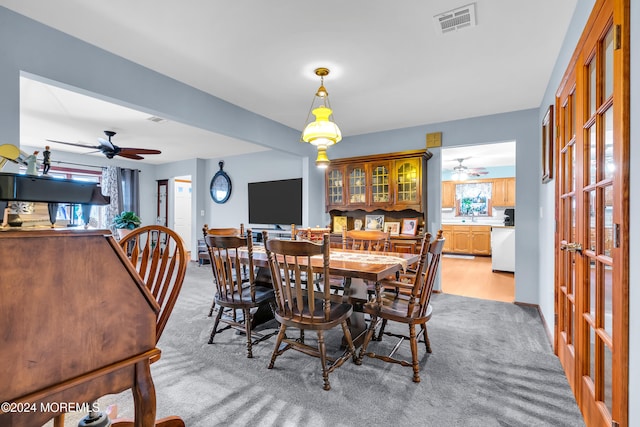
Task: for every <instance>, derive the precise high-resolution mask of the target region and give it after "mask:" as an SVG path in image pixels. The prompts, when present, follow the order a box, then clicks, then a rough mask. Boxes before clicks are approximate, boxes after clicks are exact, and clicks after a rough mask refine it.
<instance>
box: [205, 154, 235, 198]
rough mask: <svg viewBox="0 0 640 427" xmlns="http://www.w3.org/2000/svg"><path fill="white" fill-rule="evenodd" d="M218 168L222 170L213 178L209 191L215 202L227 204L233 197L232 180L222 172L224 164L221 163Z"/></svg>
mask: <svg viewBox="0 0 640 427" xmlns="http://www.w3.org/2000/svg"><path fill="white" fill-rule="evenodd" d="M218 166H220V170H219V171H218V172H216V174H215V175H213V178H211V185H210V186H209V191H210V192H211V198H212V199H213V201H214V202H216V203H225V202H226V201H227V200H229V197H230V196H231V178H229V175H227V173H226V172H225V171H223V170H222V166H224V162H219V163H218Z"/></svg>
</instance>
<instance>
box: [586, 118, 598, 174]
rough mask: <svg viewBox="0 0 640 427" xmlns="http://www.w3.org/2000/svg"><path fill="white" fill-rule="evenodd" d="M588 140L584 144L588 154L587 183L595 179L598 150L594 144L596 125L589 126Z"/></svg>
mask: <svg viewBox="0 0 640 427" xmlns="http://www.w3.org/2000/svg"><path fill="white" fill-rule="evenodd" d="M587 135H588V138H589V140H588V141H586V146H587V147H589V148H588V150H589V154H588V156H587V158H588V159H589V165H588V166H589V172H588V174H587V176H588V177H589V184H594V183H595V182H596V180H597V177H596V171H597V166H598V158H597V155H598V150H597V146H596V127H595V126H591V127H590V128H589V131H588V134H587Z"/></svg>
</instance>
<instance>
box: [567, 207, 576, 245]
mask: <svg viewBox="0 0 640 427" xmlns="http://www.w3.org/2000/svg"><path fill="white" fill-rule="evenodd" d="M570 215H571V218H569V221H570V222H569V224H570V227H571V235H570V239H569V241H570V242H575V241H576V240H577V238H576V198H575V197H572V198H571V214H570Z"/></svg>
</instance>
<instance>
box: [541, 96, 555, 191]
mask: <svg viewBox="0 0 640 427" xmlns="http://www.w3.org/2000/svg"><path fill="white" fill-rule="evenodd" d="M554 136H555V135H554V128H553V105H550V106H549V109H548V110H547V113H546V114H545V115H544V118H543V119H542V183H543V184H546V183H548V182H549V181H551V180H552V179H553V140H554Z"/></svg>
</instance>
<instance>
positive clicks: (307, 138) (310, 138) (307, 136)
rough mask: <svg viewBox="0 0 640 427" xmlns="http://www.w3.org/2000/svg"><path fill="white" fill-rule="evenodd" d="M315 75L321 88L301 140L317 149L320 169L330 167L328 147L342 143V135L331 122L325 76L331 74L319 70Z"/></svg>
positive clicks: (315, 97)
mask: <svg viewBox="0 0 640 427" xmlns="http://www.w3.org/2000/svg"><path fill="white" fill-rule="evenodd" d="M315 73H316V75H317V76H319V77H320V87H319V88H318V90H317V91H316V94H315V96H314V97H313V101H312V102H311V108H310V109H309V114H307V121H306V122H305V123H306V125H305V127H304V130H303V131H302V135H301V136H300V140H301V141H302V142H308V143H309V144H311V145H315V146H316V147H317V149H318V158H317V159H316V165H317V166H318V167H320V168H326V167H327V166H328V165H329V158H328V157H327V147H329V146H331V145H333V144H335V143H337V142H340V140H342V133H341V132H340V128H339V127H338V125H336V124H335V123H334V122H333V121H332V120H331V119H332V117H331V116H332V114H333V110H332V109H331V104H330V103H329V93H328V92H327V89H326V88H325V87H324V76H326V75H328V74H329V69H327V68H317V69H316V70H315ZM311 115H313V116H314V117H315V120H313V121H311Z"/></svg>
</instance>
